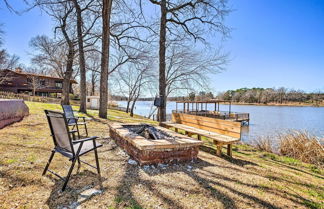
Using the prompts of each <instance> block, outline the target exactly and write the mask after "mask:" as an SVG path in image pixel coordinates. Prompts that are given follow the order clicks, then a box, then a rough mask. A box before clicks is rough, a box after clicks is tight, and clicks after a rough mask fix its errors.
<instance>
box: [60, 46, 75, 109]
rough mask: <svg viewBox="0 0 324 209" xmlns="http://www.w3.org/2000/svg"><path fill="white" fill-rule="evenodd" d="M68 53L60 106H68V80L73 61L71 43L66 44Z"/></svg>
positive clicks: (70, 75)
mask: <svg viewBox="0 0 324 209" xmlns="http://www.w3.org/2000/svg"><path fill="white" fill-rule="evenodd" d="M68 45H69V53H68V55H67V63H66V70H65V74H64V78H63V88H62V100H61V104H63V105H69V104H70V80H71V77H72V72H73V68H72V67H73V59H74V53H75V52H74V46H73V43H72V42H71V43H68Z"/></svg>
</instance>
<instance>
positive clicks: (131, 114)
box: [130, 87, 141, 117]
mask: <svg viewBox="0 0 324 209" xmlns="http://www.w3.org/2000/svg"><path fill="white" fill-rule="evenodd" d="M140 91H141V87H138V92H137V95H136V96H135V98H134V100H133V104H132V107H131V110H130V116H131V117H133V116H134V107H135V103H136V101H137V99H138V97H139V95H140Z"/></svg>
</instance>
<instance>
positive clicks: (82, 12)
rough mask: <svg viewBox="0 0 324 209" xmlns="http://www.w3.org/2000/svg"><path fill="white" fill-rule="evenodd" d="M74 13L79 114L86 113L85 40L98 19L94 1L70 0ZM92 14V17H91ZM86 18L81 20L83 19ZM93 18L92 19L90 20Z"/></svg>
mask: <svg viewBox="0 0 324 209" xmlns="http://www.w3.org/2000/svg"><path fill="white" fill-rule="evenodd" d="M72 2H73V5H74V7H75V11H76V28H77V37H78V53H79V67H80V101H81V102H80V110H79V111H80V112H84V113H86V92H87V91H86V89H87V88H86V63H85V47H86V46H85V43H84V42H85V39H88V37H87V36H89V34H90V32H91V30H92V28H93V27H94V26H95V23H96V21H97V20H98V19H99V17H100V16H99V15H98V13H97V7H98V6H99V5H97V4H94V3H96V1H95V0H87V1H85V0H72ZM93 14H94V15H93ZM84 16H85V17H86V19H85V18H83V17H84ZM91 16H94V18H90V17H91ZM87 23H88V24H87ZM90 39H91V38H90Z"/></svg>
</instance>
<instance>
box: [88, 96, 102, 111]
mask: <svg viewBox="0 0 324 209" xmlns="http://www.w3.org/2000/svg"><path fill="white" fill-rule="evenodd" d="M99 98H100V97H99V96H87V109H92V110H98V109H99Z"/></svg>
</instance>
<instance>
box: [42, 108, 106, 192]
mask: <svg viewBox="0 0 324 209" xmlns="http://www.w3.org/2000/svg"><path fill="white" fill-rule="evenodd" d="M45 114H46V117H47V120H48V124H49V127H50V129H51V134H52V138H53V142H54V146H55V147H54V149H53V151H52V154H51V156H50V158H49V160H48V163H47V164H46V167H45V169H44V171H43V175H45V174H46V172H47V170H48V171H50V172H51V173H53V174H55V175H56V176H58V177H60V178H61V179H64V178H63V177H61V176H59V175H58V174H56V173H55V172H53V171H51V170H49V169H48V167H49V165H50V163H51V161H52V159H53V157H54V154H55V153H56V152H58V153H60V154H62V155H63V156H65V157H67V158H69V159H70V161H72V164H71V167H70V169H69V172H68V175H67V177H66V178H65V179H64V180H65V182H64V185H63V188H62V190H63V191H64V190H65V187H66V185H67V183H68V181H69V178H70V175H71V173H72V170H73V168H74V165H75V162H76V161H78V163H79V166H80V163H81V162H83V163H85V164H87V165H89V166H91V167H93V168H96V169H97V172H98V176H99V180H100V182H101V175H100V167H99V160H98V153H97V148H99V147H101V146H102V145H101V144H99V143H97V142H96V139H97V138H98V137H96V136H94V137H89V138H83V139H78V140H76V138H75V135H74V133H75V132H76V131H69V128H68V122H67V119H66V117H65V115H64V114H63V113H60V112H55V111H49V110H45ZM91 151H94V153H95V159H96V166H92V165H90V164H88V163H86V162H84V161H81V160H80V157H81V156H82V155H84V154H86V153H88V152H91Z"/></svg>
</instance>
